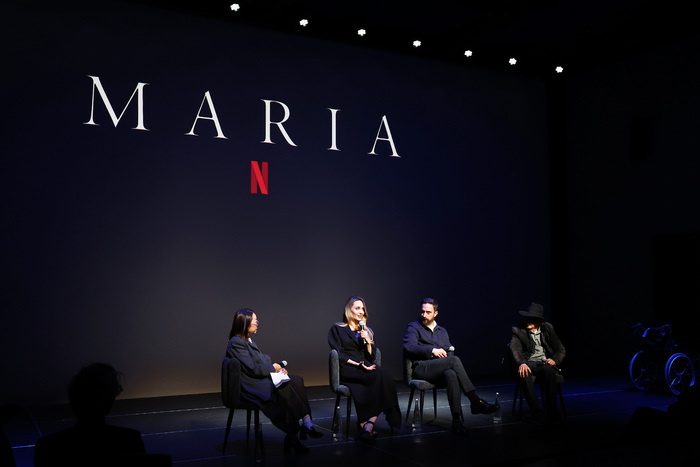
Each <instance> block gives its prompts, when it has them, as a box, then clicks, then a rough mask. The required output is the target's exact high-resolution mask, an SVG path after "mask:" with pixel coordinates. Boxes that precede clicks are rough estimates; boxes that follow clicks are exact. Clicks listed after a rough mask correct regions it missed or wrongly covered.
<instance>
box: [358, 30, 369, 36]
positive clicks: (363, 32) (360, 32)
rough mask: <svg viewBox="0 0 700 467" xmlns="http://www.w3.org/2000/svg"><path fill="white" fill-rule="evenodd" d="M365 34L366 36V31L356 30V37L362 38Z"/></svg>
mask: <svg viewBox="0 0 700 467" xmlns="http://www.w3.org/2000/svg"><path fill="white" fill-rule="evenodd" d="M365 34H367V31H365V30H364V29H358V30H357V35H358V36H364V35H365Z"/></svg>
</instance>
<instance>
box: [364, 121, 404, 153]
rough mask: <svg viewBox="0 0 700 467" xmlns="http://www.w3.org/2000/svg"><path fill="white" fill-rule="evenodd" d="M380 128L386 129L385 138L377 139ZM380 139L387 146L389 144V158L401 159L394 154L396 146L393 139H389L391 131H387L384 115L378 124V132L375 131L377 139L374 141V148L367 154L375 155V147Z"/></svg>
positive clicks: (387, 125) (387, 126)
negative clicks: (386, 143)
mask: <svg viewBox="0 0 700 467" xmlns="http://www.w3.org/2000/svg"><path fill="white" fill-rule="evenodd" d="M382 126H383V127H384V128H386V138H380V137H379V133H381V132H382ZM380 139H381V140H382V141H389V144H391V157H401V156H399V154H398V153H397V152H396V146H395V145H394V139H393V138H392V137H391V130H390V129H389V122H388V121H387V119H386V115H384V116H383V117H382V121H381V123H380V124H379V130H377V137H376V138H375V139H374V146H372V150H371V151H370V152H368V154H374V155H376V154H377V153H376V152H374V149H375V148H376V147H377V141H378V140H380Z"/></svg>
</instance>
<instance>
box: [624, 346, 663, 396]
mask: <svg viewBox="0 0 700 467" xmlns="http://www.w3.org/2000/svg"><path fill="white" fill-rule="evenodd" d="M629 373H630V379H631V380H632V384H634V387H635V388H637V389H639V390H640V391H647V390H648V389H650V388H653V387H654V385H655V384H656V375H657V368H656V362H655V361H653V360H651V359H650V358H648V356H647V355H646V354H645V353H644V351H643V350H641V351H639V352H637V353H636V354H634V357H632V360H630V366H629Z"/></svg>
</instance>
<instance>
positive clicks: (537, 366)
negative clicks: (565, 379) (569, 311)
mask: <svg viewBox="0 0 700 467" xmlns="http://www.w3.org/2000/svg"><path fill="white" fill-rule="evenodd" d="M519 313H520V315H521V316H523V319H522V321H521V322H520V324H519V325H518V326H513V328H512V333H513V336H512V338H511V341H510V351H511V353H512V354H513V360H514V361H515V364H516V365H517V373H518V377H519V378H521V379H522V383H523V384H522V386H521V387H522V388H523V389H522V390H523V393H524V394H525V400H527V404H528V405H529V406H530V410H532V411H533V416H534V417H535V419H538V420H542V419H546V420H548V421H553V422H556V421H558V420H559V419H560V415H559V409H558V408H557V374H558V373H559V365H561V362H562V360H564V357H565V356H566V349H565V348H564V345H563V344H562V343H561V340H559V337H558V336H557V333H556V332H554V326H552V324H551V323H548V322H546V321H545V320H544V309H543V307H542V305H540V304H539V303H534V302H533V303H531V304H530V306H529V307H528V308H527V310H521V311H520V312H519ZM531 375H534V376H535V377H536V378H537V381H540V382H542V390H543V392H544V394H543V397H544V399H545V407H546V408H547V413H544V412H543V410H542V406H541V405H540V401H539V399H538V398H537V394H536V393H535V386H534V384H533V382H532V379H531V378H530V376H531Z"/></svg>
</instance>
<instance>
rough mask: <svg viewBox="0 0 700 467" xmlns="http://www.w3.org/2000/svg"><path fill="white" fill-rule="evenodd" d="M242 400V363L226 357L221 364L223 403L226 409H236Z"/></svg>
mask: <svg viewBox="0 0 700 467" xmlns="http://www.w3.org/2000/svg"><path fill="white" fill-rule="evenodd" d="M240 399H241V362H239V361H238V359H237V358H229V357H224V360H223V361H222V362H221V401H222V402H223V404H224V405H225V406H226V407H229V408H236V406H237V405H238V402H239V401H240Z"/></svg>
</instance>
